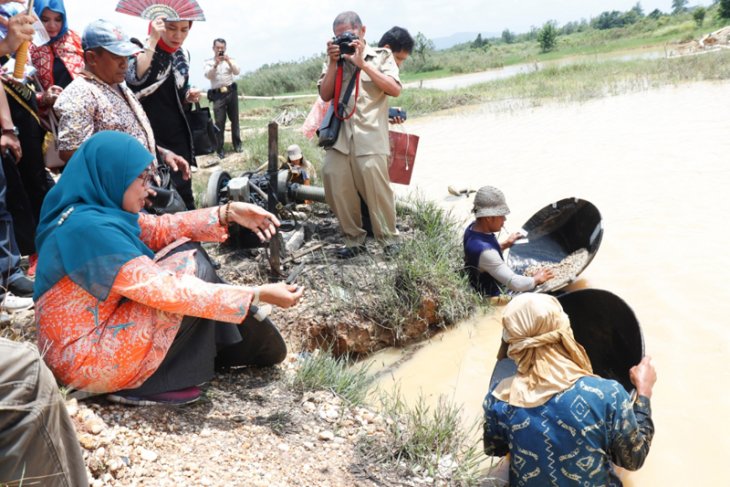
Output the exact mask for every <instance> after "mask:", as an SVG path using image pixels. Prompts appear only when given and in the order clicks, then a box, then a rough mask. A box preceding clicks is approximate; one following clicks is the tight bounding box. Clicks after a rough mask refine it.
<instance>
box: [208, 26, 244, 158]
mask: <svg viewBox="0 0 730 487" xmlns="http://www.w3.org/2000/svg"><path fill="white" fill-rule="evenodd" d="M240 72H241V70H240V68H239V67H238V65H237V64H236V62H235V61H234V60H233V59H232V58H230V57H229V56H228V54H226V41H225V39H216V40H214V41H213V58H212V59H208V60H207V61H205V77H206V78H208V79H209V80H210V89H209V90H208V101H209V102H212V103H213V113H214V114H215V124H216V125H217V126H218V128H219V129H220V132H219V133H218V147H217V150H216V152H218V157H220V158H221V159H222V158H223V157H224V155H225V154H224V153H223V139H224V135H225V132H226V116H228V119H229V120H230V121H231V141H232V142H233V149H234V150H235V151H236V152H241V133H240V129H239V126H238V87H237V86H236V83H235V82H234V78H235V77H236V76H238V74H239V73H240Z"/></svg>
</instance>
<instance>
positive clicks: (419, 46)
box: [413, 32, 435, 65]
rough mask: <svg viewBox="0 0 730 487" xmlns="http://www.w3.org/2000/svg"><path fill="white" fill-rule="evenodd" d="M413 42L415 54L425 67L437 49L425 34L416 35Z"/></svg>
mask: <svg viewBox="0 0 730 487" xmlns="http://www.w3.org/2000/svg"><path fill="white" fill-rule="evenodd" d="M413 41H414V43H413V53H414V54H415V55H416V56H417V57H419V58H420V61H421V64H423V65H425V64H426V61H428V57H429V56H430V55H431V53H432V52H433V51H434V49H435V46H434V44H433V41H432V40H431V39H429V38H428V37H426V36H425V35H424V34H423V32H419V33H418V34H416V37H414V38H413Z"/></svg>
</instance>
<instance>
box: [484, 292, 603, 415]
mask: <svg viewBox="0 0 730 487" xmlns="http://www.w3.org/2000/svg"><path fill="white" fill-rule="evenodd" d="M502 326H503V327H504V333H503V337H504V340H505V341H506V342H507V343H508V344H509V349H508V351H507V356H509V357H510V358H511V359H512V360H514V361H515V362H516V363H517V373H516V374H515V375H514V376H513V377H509V378H507V379H504V380H502V381H501V382H500V383H499V384H498V385H497V387H496V388H495V389H494V391H493V392H492V394H493V395H494V396H495V397H496V398H497V399H500V400H502V401H505V402H507V403H509V404H510V405H512V406H518V407H535V406H540V405H542V404H545V403H546V402H547V401H548V400H549V399H550V398H551V397H553V396H554V395H555V394H557V393H559V392H561V391H564V390H566V389H568V388H569V387H570V386H572V385H573V384H574V383H575V381H577V380H578V379H580V378H581V377H584V376H587V375H593V368H592V367H591V362H590V360H589V359H588V355H587V354H586V351H585V349H584V348H583V347H582V346H581V345H580V344H578V342H576V341H575V338H574V337H573V330H572V329H571V328H570V320H569V319H568V315H566V314H565V312H563V308H562V306H560V302H559V301H558V300H557V299H555V298H554V297H553V296H548V295H547V294H536V293H526V294H521V295H519V296H516V297H515V298H514V299H512V301H510V303H509V304H508V305H507V306H506V307H505V309H504V313H503V315H502Z"/></svg>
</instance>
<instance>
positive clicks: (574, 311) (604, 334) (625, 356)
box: [489, 289, 644, 392]
mask: <svg viewBox="0 0 730 487" xmlns="http://www.w3.org/2000/svg"><path fill="white" fill-rule="evenodd" d="M557 299H558V301H560V304H561V305H562V306H563V309H564V310H565V312H566V314H567V315H568V316H569V317H570V325H571V327H572V328H573V335H574V336H575V339H576V341H577V342H578V343H580V344H581V345H583V348H585V350H586V353H587V354H588V358H590V359H591V365H592V366H593V372H594V373H595V374H596V375H598V376H600V377H603V378H604V379H613V380H616V381H618V382H619V383H620V384H621V385H622V386H624V388H625V389H626V390H627V391H629V392H631V391H632V390H633V389H634V386H633V385H632V384H631V380H630V379H629V369H630V368H631V367H633V366H634V365H636V364H638V363H639V362H640V361H641V359H642V357H643V356H644V338H643V336H642V334H641V327H640V326H639V322H638V321H637V319H636V315H634V312H633V311H632V310H631V308H630V307H629V306H628V305H627V304H626V303H625V302H624V300H622V299H621V298H619V297H618V296H616V295H615V294H613V293H610V292H608V291H604V290H601V289H581V290H579V291H573V292H570V293H565V294H563V295H561V296H558V297H557ZM516 372H517V366H516V365H515V363H514V362H513V361H512V359H510V358H504V359H502V360H499V361H498V362H497V363H496V364H495V366H494V370H493V372H492V378H491V379H490V387H489V390H491V389H492V388H493V387H494V386H495V385H496V384H497V383H498V382H499V381H501V380H502V379H504V378H506V377H509V376H511V375H514V374H515V373H516Z"/></svg>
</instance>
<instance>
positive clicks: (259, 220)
mask: <svg viewBox="0 0 730 487" xmlns="http://www.w3.org/2000/svg"><path fill="white" fill-rule="evenodd" d="M226 207H227V205H223V206H221V207H220V209H219V211H221V212H222V213H223V214H224V215H225V213H226V211H227V208H226ZM224 218H227V220H225V221H226V223H238V224H239V225H241V226H242V227H245V228H248V229H249V230H251V231H252V232H253V233H255V234H256V236H258V238H259V239H260V240H261V241H262V242H266V241H267V240H271V237H273V236H274V234H275V233H276V227H278V226H279V225H281V223H280V222H279V219H278V218H276V215H274V214H272V213H269V212H268V211H266V210H264V209H263V208H261V207H260V206H256V205H253V204H251V203H242V202H240V201H233V202H231V206H230V209H229V210H228V215H225V216H224Z"/></svg>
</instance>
